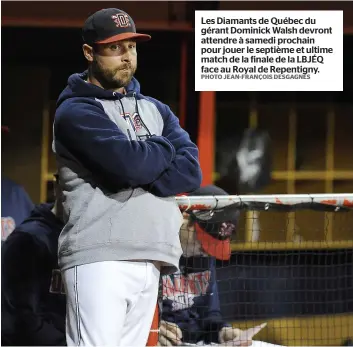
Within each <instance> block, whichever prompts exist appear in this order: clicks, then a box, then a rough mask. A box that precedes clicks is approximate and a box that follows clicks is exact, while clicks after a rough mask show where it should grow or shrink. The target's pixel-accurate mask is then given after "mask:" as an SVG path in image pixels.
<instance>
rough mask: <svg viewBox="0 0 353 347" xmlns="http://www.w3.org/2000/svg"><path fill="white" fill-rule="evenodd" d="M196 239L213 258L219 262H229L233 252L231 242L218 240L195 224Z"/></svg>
mask: <svg viewBox="0 0 353 347" xmlns="http://www.w3.org/2000/svg"><path fill="white" fill-rule="evenodd" d="M195 228H196V237H197V239H198V241H199V242H200V243H201V246H202V249H203V250H204V252H206V253H207V254H208V255H210V256H211V257H215V258H216V259H218V260H229V259H230V256H231V253H232V250H231V247H230V240H229V239H227V240H217V239H215V238H214V237H212V236H211V235H209V234H208V233H207V232H206V231H205V230H203V229H202V228H201V227H200V226H199V224H198V223H195Z"/></svg>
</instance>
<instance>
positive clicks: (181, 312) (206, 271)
mask: <svg viewBox="0 0 353 347" xmlns="http://www.w3.org/2000/svg"><path fill="white" fill-rule="evenodd" d="M162 283H163V287H162V288H163V289H162V291H163V303H162V316H161V318H162V320H165V321H167V322H172V323H176V324H177V325H178V326H179V328H180V329H181V331H182V333H183V342H185V343H197V342H200V341H203V342H205V343H211V342H214V343H218V342H219V340H218V334H219V331H220V330H221V329H222V328H223V327H225V326H229V325H228V324H227V323H226V322H224V321H223V319H222V315H221V309H220V303H219V296H218V287H217V279H216V268H215V258H213V257H202V256H200V257H190V258H187V257H184V256H183V257H181V259H180V271H179V272H177V273H175V274H172V275H165V276H163V277H162Z"/></svg>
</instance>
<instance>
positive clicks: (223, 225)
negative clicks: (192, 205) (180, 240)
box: [187, 185, 240, 260]
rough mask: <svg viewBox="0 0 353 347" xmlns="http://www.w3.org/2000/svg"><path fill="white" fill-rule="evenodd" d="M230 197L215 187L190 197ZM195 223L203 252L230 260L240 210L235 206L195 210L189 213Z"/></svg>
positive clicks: (203, 188) (194, 193) (193, 193)
mask: <svg viewBox="0 0 353 347" xmlns="http://www.w3.org/2000/svg"><path fill="white" fill-rule="evenodd" d="M202 195H212V196H213V195H229V194H228V193H227V192H226V191H224V190H223V189H222V188H220V187H217V186H215V185H207V186H203V187H200V188H199V189H197V190H195V191H194V192H192V193H190V194H188V196H202ZM187 213H189V214H190V217H191V220H193V221H194V222H195V229H196V238H197V239H198V241H199V242H200V243H201V246H202V248H203V250H204V251H205V252H206V253H207V254H209V255H210V256H213V257H215V258H216V259H219V260H229V258H230V255H231V245H230V239H231V237H232V235H233V233H234V232H235V229H236V226H237V223H238V219H239V214H240V213H239V210H238V209H237V208H236V207H235V206H232V205H230V206H226V207H224V208H221V209H217V210H213V211H204V210H202V211H201V210H193V211H190V212H187Z"/></svg>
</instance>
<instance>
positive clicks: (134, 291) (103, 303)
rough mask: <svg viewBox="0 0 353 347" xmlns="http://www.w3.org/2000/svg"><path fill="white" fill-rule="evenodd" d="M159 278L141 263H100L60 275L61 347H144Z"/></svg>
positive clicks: (149, 266) (151, 264) (157, 272)
mask: <svg viewBox="0 0 353 347" xmlns="http://www.w3.org/2000/svg"><path fill="white" fill-rule="evenodd" d="M159 275H160V272H159V269H157V268H156V266H155V265H154V264H153V263H151V262H147V261H146V262H145V261H141V262H135V261H105V262H97V263H92V264H87V265H81V266H75V267H73V268H70V269H68V270H65V271H64V272H63V279H64V283H65V290H66V295H67V304H66V307H67V314H66V340H67V345H68V346H141V347H142V346H143V347H145V346H146V343H147V339H148V335H149V331H150V328H151V324H152V320H153V314H154V310H155V307H156V302H157V296H158V283H159Z"/></svg>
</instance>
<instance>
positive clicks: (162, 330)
mask: <svg viewBox="0 0 353 347" xmlns="http://www.w3.org/2000/svg"><path fill="white" fill-rule="evenodd" d="M182 337H183V333H182V332H181V330H180V328H179V327H178V326H177V325H176V324H175V323H170V322H166V321H164V320H162V321H161V324H160V327H159V338H158V346H178V345H181V344H182V342H181V339H182Z"/></svg>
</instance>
